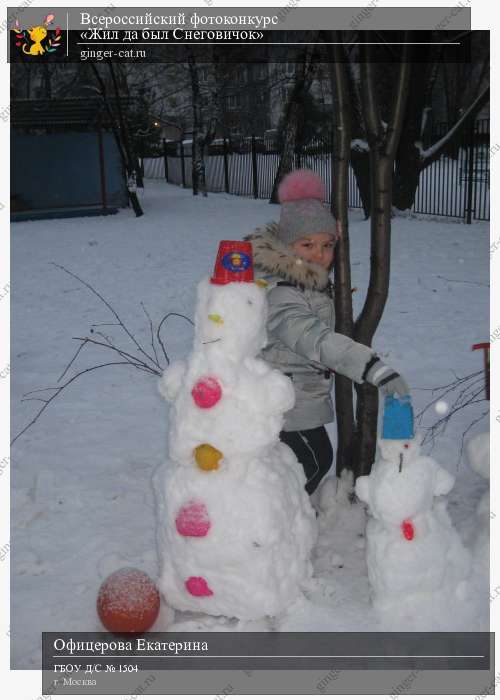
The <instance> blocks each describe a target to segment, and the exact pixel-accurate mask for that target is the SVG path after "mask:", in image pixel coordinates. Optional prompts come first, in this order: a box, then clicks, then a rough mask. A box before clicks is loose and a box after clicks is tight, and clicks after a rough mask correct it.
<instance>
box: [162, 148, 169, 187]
mask: <svg viewBox="0 0 500 700" xmlns="http://www.w3.org/2000/svg"><path fill="white" fill-rule="evenodd" d="M163 162H164V164H165V180H166V181H167V182H168V154H167V140H166V139H163Z"/></svg>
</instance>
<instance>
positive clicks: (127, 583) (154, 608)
mask: <svg viewBox="0 0 500 700" xmlns="http://www.w3.org/2000/svg"><path fill="white" fill-rule="evenodd" d="M159 611H160V594H159V593H158V589H157V587H156V585H155V583H154V581H153V580H152V579H151V578H150V577H149V576H148V575H147V574H146V573H144V571H140V570H139V569H133V568H130V567H126V568H124V569H118V571H115V572H114V573H113V574H111V575H110V576H108V578H107V579H106V580H105V581H104V582H103V584H102V585H101V587H100V589H99V593H98V595H97V614H98V615H99V619H100V620H101V622H102V624H103V625H104V627H106V629H107V630H109V631H110V632H115V633H118V634H125V633H137V634H140V633H142V632H145V631H146V630H148V629H149V628H150V627H152V625H153V624H154V622H155V620H156V618H157V617H158V613H159Z"/></svg>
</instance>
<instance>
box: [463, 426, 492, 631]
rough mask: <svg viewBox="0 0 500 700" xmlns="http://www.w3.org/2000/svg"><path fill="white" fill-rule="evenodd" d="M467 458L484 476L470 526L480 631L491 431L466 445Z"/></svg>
mask: <svg viewBox="0 0 500 700" xmlns="http://www.w3.org/2000/svg"><path fill="white" fill-rule="evenodd" d="M466 454H467V459H468V462H469V464H470V466H471V467H472V469H473V470H474V471H475V472H476V473H477V474H479V475H480V476H481V477H482V478H483V480H484V481H483V486H482V491H483V493H482V495H481V498H480V499H479V502H478V504H477V506H476V510H475V513H474V516H473V517H474V520H475V522H474V525H473V527H472V528H471V529H472V537H473V539H472V542H471V548H472V572H471V582H472V585H473V587H474V590H475V591H476V593H477V596H476V597H477V601H478V604H477V609H476V619H477V626H478V628H479V630H481V631H487V630H488V629H489V612H490V611H489V604H490V600H489V598H490V590H489V585H490V520H491V518H494V517H496V516H495V514H494V513H492V512H491V511H490V488H489V479H490V434H489V433H480V434H479V435H475V436H474V437H473V438H471V439H470V440H469V441H468V442H467V445H466Z"/></svg>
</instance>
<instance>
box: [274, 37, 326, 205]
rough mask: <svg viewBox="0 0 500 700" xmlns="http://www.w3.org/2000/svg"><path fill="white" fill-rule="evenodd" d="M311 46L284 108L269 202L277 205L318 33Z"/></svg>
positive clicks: (290, 160) (311, 72) (290, 159)
mask: <svg viewBox="0 0 500 700" xmlns="http://www.w3.org/2000/svg"><path fill="white" fill-rule="evenodd" d="M312 34H313V36H312V37H311V44H312V45H309V44H308V45H306V47H305V48H304V51H303V52H302V59H301V60H300V61H299V62H298V63H296V66H295V78H294V81H293V86H292V89H291V90H290V93H289V96H288V101H287V103H286V106H285V114H284V118H283V125H282V130H283V134H282V137H283V138H282V147H281V154H280V159H279V163H278V169H277V171H276V176H275V178H274V185H273V190H272V193H271V198H270V202H272V203H273V204H277V202H278V187H279V184H280V182H281V180H282V179H283V177H284V176H285V175H286V174H287V173H288V172H290V170H292V169H293V161H294V153H295V147H296V143H297V131H298V128H299V121H300V114H301V110H302V109H303V101H304V96H305V94H306V93H307V92H308V91H309V89H310V87H311V82H312V79H313V76H314V62H313V57H314V51H315V47H314V41H315V40H316V36H317V34H318V32H313V33H312Z"/></svg>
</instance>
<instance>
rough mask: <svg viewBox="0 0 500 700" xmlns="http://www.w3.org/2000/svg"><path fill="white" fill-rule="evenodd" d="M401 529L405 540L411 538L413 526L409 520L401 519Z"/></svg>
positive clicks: (413, 534)
mask: <svg viewBox="0 0 500 700" xmlns="http://www.w3.org/2000/svg"><path fill="white" fill-rule="evenodd" d="M401 530H402V531H403V535H404V538H405V540H412V539H413V538H414V537H415V528H414V527H413V523H412V522H410V520H403V522H402V523H401Z"/></svg>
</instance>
